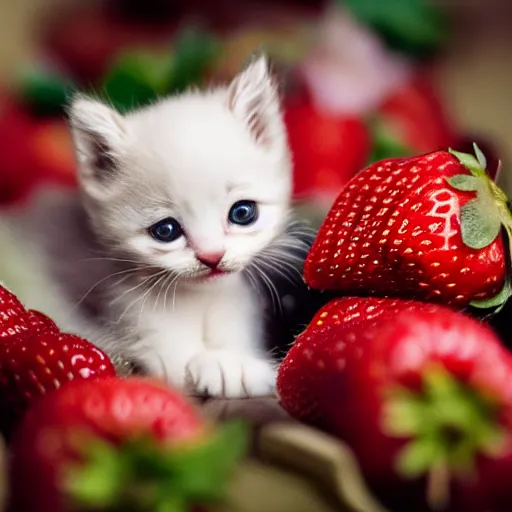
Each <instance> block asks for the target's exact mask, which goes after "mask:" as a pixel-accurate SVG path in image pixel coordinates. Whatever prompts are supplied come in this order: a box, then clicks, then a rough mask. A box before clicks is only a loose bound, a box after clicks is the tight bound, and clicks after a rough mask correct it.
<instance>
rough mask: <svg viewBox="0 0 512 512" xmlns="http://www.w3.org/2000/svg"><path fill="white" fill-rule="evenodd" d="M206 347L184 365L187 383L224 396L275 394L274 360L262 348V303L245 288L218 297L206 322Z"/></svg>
mask: <svg viewBox="0 0 512 512" xmlns="http://www.w3.org/2000/svg"><path fill="white" fill-rule="evenodd" d="M205 330H206V332H205V347H204V350H202V351H201V352H199V353H198V354H197V355H196V356H194V357H193V358H192V359H191V360H190V361H189V363H188V365H187V378H188V385H189V386H191V387H192V388H193V389H194V390H195V391H196V392H197V393H199V394H207V395H210V396H223V397H226V398H236V397H252V396H269V395H273V394H274V393H275V378H276V375H275V374H276V368H275V366H276V365H275V362H273V361H272V360H271V358H269V357H266V356H265V354H264V351H263V321H262V311H261V304H260V303H258V301H257V300H255V298H254V297H253V296H252V295H251V291H250V290H247V289H246V288H245V287H244V288H240V289H238V290H237V291H236V293H232V294H229V295H225V296H222V295H220V296H218V297H216V300H215V301H214V303H213V304H212V306H211V308H210V309H209V311H208V314H207V317H206V322H205Z"/></svg>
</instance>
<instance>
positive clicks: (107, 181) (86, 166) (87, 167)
mask: <svg viewBox="0 0 512 512" xmlns="http://www.w3.org/2000/svg"><path fill="white" fill-rule="evenodd" d="M68 114H69V121H70V126H71V132H72V135H73V140H74V144H75V148H76V153H77V159H78V174H79V178H80V183H81V185H82V188H83V189H84V190H85V191H86V192H87V193H88V194H89V195H93V196H96V197H103V196H106V195H107V194H108V193H109V192H110V191H111V190H112V187H113V185H114V183H115V182H116V181H117V180H116V178H117V176H118V174H119V172H120V159H121V157H122V156H123V155H124V154H125V153H126V151H127V150H128V148H129V145H130V140H131V139H130V132H129V129H128V126H127V123H126V120H125V118H124V117H123V116H122V115H121V114H119V113H118V112H116V111H115V110H114V109H113V108H111V107H110V106H108V105H106V104H105V103H103V102H101V101H97V100H95V99H91V98H87V97H85V96H77V97H75V99H74V100H73V102H72V103H71V105H70V107H69V109H68Z"/></svg>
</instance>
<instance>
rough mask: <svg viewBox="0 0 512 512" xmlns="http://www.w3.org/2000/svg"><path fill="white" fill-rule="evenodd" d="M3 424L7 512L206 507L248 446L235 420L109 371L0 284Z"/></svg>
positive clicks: (97, 354) (95, 354) (101, 357)
mask: <svg viewBox="0 0 512 512" xmlns="http://www.w3.org/2000/svg"><path fill="white" fill-rule="evenodd" d="M0 428H1V430H2V433H3V434H4V436H5V437H6V438H7V439H8V441H9V448H10V456H9V488H8V503H7V510H9V511H12V512H18V511H19V512H21V511H23V512H31V511H32V512H39V511H50V510H51V511H52V512H59V511H63V512H64V511H67V510H105V511H106V510H109V511H113V510H133V511H136V510H169V511H171V510H172V511H176V512H186V511H189V510H206V507H207V506H210V505H212V504H213V505H215V504H216V503H217V502H219V500H221V499H222V498H223V496H224V493H225V491H226V484H227V482H228V480H229V478H230V477H231V474H232V472H233V470H234V468H235V466H236V464H237V463H238V462H239V460H240V458H241V457H242V456H243V453H244V450H245V431H244V429H243V427H242V426H241V425H240V424H238V423H231V424H226V426H224V427H222V428H220V427H217V426H214V425H211V424H210V423H209V422H207V421H206V419H205V418H203V417H202V416H201V415H200V414H199V412H198V410H196V408H195V407H194V406H193V405H192V404H191V403H190V402H189V401H188V400H187V399H186V398H185V397H184V396H182V395H181V394H180V393H178V392H177V391H175V390H173V389H171V388H169V387H167V386H164V385H163V384H161V383H159V382H156V381H152V380H149V379H144V378H141V377H135V376H130V377H125V378H121V377H118V376H116V369H115V367H114V365H113V364H112V362H111V360H110V359H109V357H108V356H107V355H106V354H105V353H103V352H102V351H101V350H99V349H98V348H96V347H95V346H94V345H92V344H91V343H89V342H88V341H86V340H84V339H82V338H79V337H78V336H75V335H72V334H67V333H63V332H61V330H60V329H59V328H58V327H57V325H56V324H55V323H54V322H53V321H52V320H50V319H49V318H47V317H46V316H45V315H43V314H42V313H39V312H37V311H32V310H27V309H25V308H24V306H23V305H22V304H21V303H20V301H19V300H18V299H17V298H16V297H15V296H14V295H13V294H12V293H11V292H10V291H8V290H7V289H6V288H4V287H2V286H0ZM27 483H29V484H30V489H28V485H27ZM196 507H197V508H196Z"/></svg>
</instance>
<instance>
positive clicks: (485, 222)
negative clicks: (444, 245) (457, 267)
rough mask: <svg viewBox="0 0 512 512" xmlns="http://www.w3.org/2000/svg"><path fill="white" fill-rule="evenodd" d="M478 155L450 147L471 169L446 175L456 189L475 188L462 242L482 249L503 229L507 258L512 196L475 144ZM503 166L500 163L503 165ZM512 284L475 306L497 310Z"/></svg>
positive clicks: (511, 246) (464, 215)
mask: <svg viewBox="0 0 512 512" xmlns="http://www.w3.org/2000/svg"><path fill="white" fill-rule="evenodd" d="M473 148H474V152H475V155H476V156H473V155H470V154H467V153H460V152H458V151H453V150H449V152H450V153H451V154H452V155H453V156H455V157H456V158H457V159H458V160H459V162H460V163H461V164H462V165H463V166H464V167H465V168H466V169H467V170H468V171H469V172H470V174H469V175H467V174H460V175H457V176H453V177H451V178H448V179H447V182H448V183H449V184H450V185H451V186H452V187H453V188H455V189H457V190H461V191H473V192H475V194H476V197H475V199H472V200H470V201H468V202H467V203H466V204H465V205H464V206H462V207H461V212H460V224H461V234H462V240H463V242H464V243H465V244H466V245H467V246H468V247H470V248H472V249H476V250H479V249H483V248H485V247H488V246H489V245H490V244H491V243H493V242H494V241H495V240H496V239H497V237H498V236H500V235H501V234H502V233H503V230H504V231H505V233H506V234H507V236H508V244H509V248H508V259H510V255H511V254H512V213H511V212H510V208H509V200H508V198H507V196H506V194H505V192H503V190H502V189H501V188H500V187H499V186H498V185H497V184H496V178H495V180H494V181H493V180H492V179H491V178H490V177H489V176H488V174H487V169H486V167H487V159H486V158H485V155H484V154H483V152H482V151H481V150H480V148H479V147H478V146H477V145H476V144H473ZM500 167H501V165H500ZM511 294H512V288H511V286H510V283H509V282H508V276H507V278H506V279H505V282H504V286H503V289H502V290H501V291H500V292H499V293H498V294H497V295H496V296H495V297H492V298H489V299H486V300H483V301H474V302H472V303H471V305H472V306H474V307H476V308H480V309H488V308H496V309H495V311H494V312H498V311H499V310H500V309H501V308H502V307H503V306H504V304H505V303H506V301H507V300H508V299H509V298H510V296H511Z"/></svg>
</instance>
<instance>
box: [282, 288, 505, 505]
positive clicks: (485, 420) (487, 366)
mask: <svg viewBox="0 0 512 512" xmlns="http://www.w3.org/2000/svg"><path fill="white" fill-rule="evenodd" d="M277 389H278V393H279V397H280V401H281V404H282V406H283V407H284V408H285V409H286V410H287V411H288V412H289V413H290V414H291V415H292V416H294V417H296V418H298V419H300V420H303V421H307V422H309V423H312V424H314V425H316V426H319V427H321V428H323V429H325V430H326V431H328V432H330V433H331V434H334V435H336V436H339V437H341V438H342V439H343V440H345V441H346V442H347V443H348V444H349V445H350V446H351V448H352V449H353V451H354V453H355V454H356V456H357V457H358V460H359V462H360V464H361V468H362V470H363V472H364V473H365V475H366V477H367V479H368V481H369V482H370V484H371V485H372V486H373V488H374V490H375V492H376V493H378V494H379V495H380V496H381V497H382V498H383V499H385V500H386V502H387V505H388V506H389V507H390V508H391V509H392V510H414V511H417V512H419V511H421V510H425V507H426V499H425V498H428V501H429V502H430V503H431V504H434V503H435V504H437V505H440V504H447V502H448V500H449V491H450V486H451V491H452V500H451V503H450V510H469V509H467V508H459V507H458V504H459V503H461V502H463V500H464V499H466V502H467V495H468V493H470V491H471V492H472V495H473V496H476V495H479V497H480V499H483V498H484V497H485V498H486V499H489V500H494V499H496V498H497V497H498V496H499V497H500V499H502V498H504V496H506V498H507V499H506V502H508V503H510V502H512V491H510V489H508V488H507V486H506V485H505V483H504V482H505V480H506V479H505V478H504V475H505V474H506V473H503V472H502V471H503V469H504V468H505V467H506V468H508V469H509V470H510V469H512V464H511V461H512V424H511V422H512V409H511V405H512V356H511V355H510V354H509V353H508V352H507V351H506V350H505V349H504V348H503V347H502V345H501V344H500V342H499V340H498V339H497V337H496V336H495V334H494V333H493V332H492V331H491V330H490V329H488V328H487V327H486V326H484V325H483V324H481V323H479V322H477V321H476V320H474V319H472V318H470V317H467V316H465V315H463V314H462V313H459V312H456V311H452V310H450V309H448V308H446V307H444V306H440V305H435V304H426V303H421V302H415V301H403V300H399V299H379V298H353V297H350V298H343V299H337V300H335V301H333V302H331V303H329V304H328V305H327V306H325V307H324V308H323V309H321V310H320V311H319V312H318V314H317V315H316V317H315V318H314V319H313V321H312V322H311V324H310V325H309V326H308V327H307V328H306V330H305V331H304V332H303V333H302V334H301V335H300V336H299V337H298V339H297V341H296V343H295V345H294V346H293V347H292V348H291V350H290V351H289V353H288V355H287V357H286V358H285V360H284V362H283V363H282V365H281V366H280V368H279V371H278V379H277ZM492 468H494V477H496V476H497V475H498V473H500V474H501V475H502V476H501V480H499V479H497V478H494V479H493V480H494V481H493V482H492V485H493V486H494V488H493V496H491V493H487V494H486V492H487V491H486V487H487V488H490V487H491V485H490V479H489V478H488V477H489V475H491V474H493V471H491V469H492ZM508 474H509V473H508ZM474 476H477V477H480V478H477V479H476V480H474V479H472V477H474ZM475 482H476V483H475ZM479 486H480V488H479V489H476V488H477V487H479ZM508 487H509V486H508ZM481 503H482V502H481ZM493 504H494V503H493ZM474 510H479V512H483V511H486V510H494V509H493V508H492V507H491V502H485V503H482V508H480V509H476V508H475V509H474ZM500 510H502V509H500Z"/></svg>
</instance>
